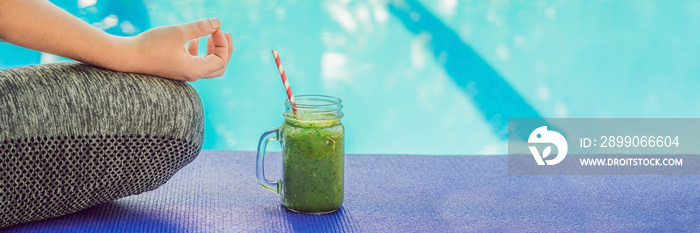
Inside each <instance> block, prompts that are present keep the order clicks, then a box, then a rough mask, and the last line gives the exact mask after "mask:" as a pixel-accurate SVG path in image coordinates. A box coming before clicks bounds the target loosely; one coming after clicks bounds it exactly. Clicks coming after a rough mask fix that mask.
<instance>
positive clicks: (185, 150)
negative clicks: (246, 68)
mask: <svg viewBox="0 0 700 233" xmlns="http://www.w3.org/2000/svg"><path fill="white" fill-rule="evenodd" d="M202 139H203V110H202V104H201V101H200V99H199V96H198V95H197V93H196V91H195V90H194V89H193V88H192V87H191V86H189V85H188V84H186V83H183V82H177V81H172V80H166V79H162V78H159V77H153V76H148V75H139V74H129V73H121V72H114V71H109V70H105V69H101V68H96V67H92V66H89V65H85V64H81V63H75V62H71V63H58V64H49V65H38V66H27V67H19V68H12V69H5V70H0V228H1V227H6V226H10V225H15V224H19V223H23V222H29V221H35V220H39V219H45V218H51V217H55V216H60V215H64V214H68V213H72V212H75V211H78V210H81V209H85V208H87V207H90V206H93V205H96V204H100V203H104V202H108V201H111V200H114V199H117V198H121V197H125V196H129V195H133V194H138V193H142V192H145V191H149V190H153V189H155V188H157V187H158V186H160V185H162V184H164V183H165V182H166V181H167V180H168V179H169V178H170V177H172V175H173V174H175V172H177V171H178V170H179V169H180V168H182V167H183V166H185V165H186V164H188V163H189V162H190V161H192V160H193V159H194V158H195V157H196V156H197V154H198V153H199V151H200V150H201V147H202Z"/></svg>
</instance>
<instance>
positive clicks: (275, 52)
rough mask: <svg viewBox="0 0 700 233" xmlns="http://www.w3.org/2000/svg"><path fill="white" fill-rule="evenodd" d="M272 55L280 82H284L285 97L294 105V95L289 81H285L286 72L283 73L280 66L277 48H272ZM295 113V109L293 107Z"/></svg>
mask: <svg viewBox="0 0 700 233" xmlns="http://www.w3.org/2000/svg"><path fill="white" fill-rule="evenodd" d="M272 56H274V57H275V63H277V69H278V70H279V71H280V76H281V77H282V83H284V89H285V90H286V91H287V97H288V98H289V102H290V103H292V105H296V102H294V95H292V88H291V87H289V82H288V81H287V74H285V73H284V68H282V62H281V61H280V56H279V54H277V50H272ZM294 112H295V113H296V112H297V110H296V109H294Z"/></svg>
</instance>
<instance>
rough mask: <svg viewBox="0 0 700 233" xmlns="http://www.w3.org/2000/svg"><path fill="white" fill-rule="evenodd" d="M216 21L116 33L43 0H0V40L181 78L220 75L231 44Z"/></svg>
mask: <svg viewBox="0 0 700 233" xmlns="http://www.w3.org/2000/svg"><path fill="white" fill-rule="evenodd" d="M220 26H221V22H220V21H219V19H218V18H209V19H203V20H198V21H194V22H191V23H187V24H180V25H170V26H163V27H157V28H152V29H150V30H148V31H145V32H143V33H141V34H139V35H137V36H133V37H119V36H114V35H110V34H107V33H105V32H103V31H101V30H99V29H97V28H95V27H93V26H92V25H90V24H87V23H85V22H83V21H82V20H80V19H78V18H76V17H74V16H73V15H71V14H69V13H68V12H66V11H64V10H63V9H61V8H58V7H56V6H54V5H53V4H51V3H50V2H48V1H44V0H0V39H4V40H6V41H8V42H10V43H13V44H16V45H19V46H22V47H26V48H30V49H34V50H39V51H44V52H48V53H51V54H55V55H58V56H62V57H67V58H70V59H73V60H77V61H81V62H85V63H88V64H91V65H96V66H100V67H104V68H107V69H112V70H117V71H124V72H134V73H143V74H150V75H156V76H161V77H165V78H169V79H174V80H181V81H194V80H197V79H200V78H213V77H219V76H221V75H223V74H224V71H225V70H226V66H227V65H228V61H229V59H230V58H231V53H232V52H233V43H232V38H231V34H230V33H224V32H223V31H221V29H220ZM204 36H209V41H208V42H207V54H206V55H204V56H199V55H198V47H197V44H198V42H199V40H198V38H200V37H204ZM188 42H189V48H188V49H185V44H187V43H188Z"/></svg>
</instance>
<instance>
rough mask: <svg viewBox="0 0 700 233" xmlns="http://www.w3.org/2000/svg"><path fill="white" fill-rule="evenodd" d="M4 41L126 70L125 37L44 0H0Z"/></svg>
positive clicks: (0, 21)
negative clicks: (91, 23) (106, 31)
mask: <svg viewBox="0 0 700 233" xmlns="http://www.w3.org/2000/svg"><path fill="white" fill-rule="evenodd" d="M0 38H2V39H3V40H6V41H7V42H10V43H13V44H16V45H19V46H22V47H26V48H30V49H34V50H39V51H44V52H47V53H51V54H55V55H59V56H62V57H67V58H70V59H74V60H78V61H82V62H85V63H89V64H93V65H97V66H102V67H106V68H109V69H114V70H124V69H125V67H126V65H127V64H126V63H127V62H128V60H127V58H126V56H125V55H124V54H125V53H124V48H120V47H124V45H123V44H124V43H126V40H124V38H121V37H117V36H113V35H110V34H107V33H105V32H103V31H101V30H99V29H97V28H95V27H93V26H92V25H90V24H88V23H86V22H83V21H82V20H80V19H78V18H76V17H74V16H72V15H71V14H69V13H68V12H66V11H64V10H63V9H61V8H58V7H56V6H54V5H53V4H51V3H49V2H47V1H44V0H0Z"/></svg>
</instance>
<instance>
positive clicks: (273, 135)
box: [255, 128, 279, 193]
mask: <svg viewBox="0 0 700 233" xmlns="http://www.w3.org/2000/svg"><path fill="white" fill-rule="evenodd" d="M278 129H279V128H275V129H272V130H270V131H267V132H265V133H263V135H262V136H260V142H258V161H257V162H256V164H255V169H256V176H257V177H258V183H260V185H262V186H263V187H265V188H266V189H269V190H270V191H273V192H276V193H279V189H278V188H277V181H269V180H268V179H267V178H265V149H267V143H268V142H269V141H270V140H275V141H279V139H278V135H279V134H278Z"/></svg>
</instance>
